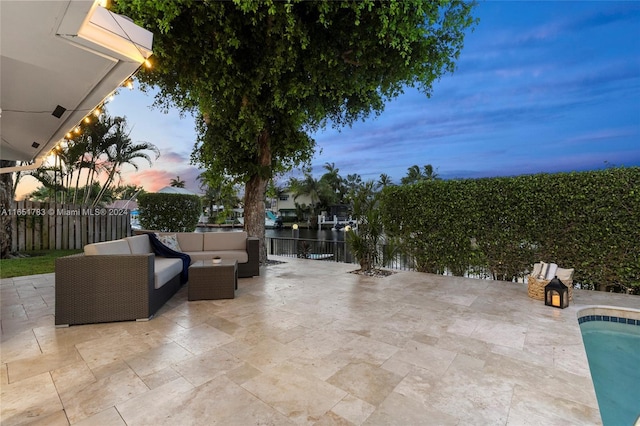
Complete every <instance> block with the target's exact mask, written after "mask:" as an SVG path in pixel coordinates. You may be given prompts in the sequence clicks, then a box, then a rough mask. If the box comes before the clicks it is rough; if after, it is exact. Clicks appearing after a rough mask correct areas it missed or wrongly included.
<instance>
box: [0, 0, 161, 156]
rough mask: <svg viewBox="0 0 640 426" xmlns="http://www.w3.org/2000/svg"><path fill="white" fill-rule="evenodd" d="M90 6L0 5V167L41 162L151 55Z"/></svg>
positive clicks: (140, 38) (87, 1)
mask: <svg viewBox="0 0 640 426" xmlns="http://www.w3.org/2000/svg"><path fill="white" fill-rule="evenodd" d="M152 44H153V34H152V33H151V32H149V31H147V30H145V29H144V28H141V27H139V26H137V25H135V24H134V23H133V22H132V21H131V20H129V19H128V18H126V17H124V16H121V15H117V14H115V13H112V12H110V11H108V10H107V9H105V8H104V7H102V6H100V4H99V1H98V0H95V1H93V0H43V1H24V0H17V1H14V0H2V1H0V52H1V58H0V108H1V110H0V135H1V136H2V138H1V142H0V159H2V160H17V161H32V160H37V159H41V158H43V157H46V156H47V155H48V154H49V152H50V151H51V150H52V149H53V148H54V147H55V146H56V144H57V143H58V142H59V141H60V140H62V139H63V138H64V136H65V134H66V133H68V132H69V131H71V130H72V129H73V128H74V127H76V126H77V125H78V124H79V123H80V122H81V121H82V119H83V118H84V117H85V116H87V115H89V114H91V112H92V111H93V110H94V109H95V108H96V107H97V106H99V105H101V104H102V103H103V102H104V99H105V98H107V97H108V96H110V95H111V94H112V93H113V91H114V90H116V89H117V88H118V87H120V86H121V85H122V83H123V82H124V81H126V80H127V79H128V78H130V77H131V75H132V74H133V73H135V72H136V71H137V70H138V68H139V67H140V65H141V64H142V63H144V61H145V59H147V58H148V57H149V56H151V54H152V50H151V49H152Z"/></svg>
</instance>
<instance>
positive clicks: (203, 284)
mask: <svg viewBox="0 0 640 426" xmlns="http://www.w3.org/2000/svg"><path fill="white" fill-rule="evenodd" d="M237 288H238V262H237V261H235V260H223V261H221V262H220V263H216V264H214V263H213V262H212V261H211V260H199V261H197V262H194V263H193V265H191V266H189V287H188V289H189V290H188V291H189V300H215V299H233V298H235V296H236V289H237Z"/></svg>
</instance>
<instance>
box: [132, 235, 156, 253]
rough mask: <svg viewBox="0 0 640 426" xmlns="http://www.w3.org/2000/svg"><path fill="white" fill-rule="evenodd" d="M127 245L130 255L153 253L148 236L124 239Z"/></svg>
mask: <svg viewBox="0 0 640 426" xmlns="http://www.w3.org/2000/svg"><path fill="white" fill-rule="evenodd" d="M125 240H126V241H127V243H129V248H130V249H131V254H147V253H153V248H151V242H150V241H149V236H148V235H146V234H144V235H136V236H134V237H127V238H125Z"/></svg>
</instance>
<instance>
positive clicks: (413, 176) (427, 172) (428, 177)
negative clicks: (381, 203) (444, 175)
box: [400, 164, 440, 185]
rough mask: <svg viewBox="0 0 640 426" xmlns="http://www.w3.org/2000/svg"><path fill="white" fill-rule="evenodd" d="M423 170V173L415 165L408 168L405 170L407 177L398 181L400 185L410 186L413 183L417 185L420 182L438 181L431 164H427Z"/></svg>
mask: <svg viewBox="0 0 640 426" xmlns="http://www.w3.org/2000/svg"><path fill="white" fill-rule="evenodd" d="M423 168H424V173H423V172H422V170H420V167H418V166H417V165H413V166H411V167H409V168H408V169H407V175H406V176H405V177H403V178H402V179H401V180H400V183H401V184H402V185H411V184H413V183H418V182H421V181H432V180H438V179H440V178H439V177H438V174H437V173H436V172H435V171H434V169H433V166H432V165H431V164H427V165H425V166H424V167H423Z"/></svg>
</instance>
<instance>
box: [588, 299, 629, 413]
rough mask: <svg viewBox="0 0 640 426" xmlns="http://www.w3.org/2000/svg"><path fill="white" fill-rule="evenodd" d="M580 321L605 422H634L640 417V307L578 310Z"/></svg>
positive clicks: (601, 307)
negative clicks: (639, 308) (637, 308)
mask: <svg viewBox="0 0 640 426" xmlns="http://www.w3.org/2000/svg"><path fill="white" fill-rule="evenodd" d="M578 322H579V323H580V331H581V332H582V341H583V343H584V348H585V351H586V353H587V359H588V360H589V369H590V370H591V379H592V381H593V386H594V388H595V391H596V397H597V399H598V406H599V407H600V416H601V418H602V423H603V424H604V426H618V425H630V426H631V425H633V424H634V423H635V422H636V420H637V419H638V418H639V417H640V310H636V309H627V308H617V307H615V308H614V307H607V306H593V307H589V308H585V309H582V310H581V311H580V312H578ZM639 424H640V423H639Z"/></svg>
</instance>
